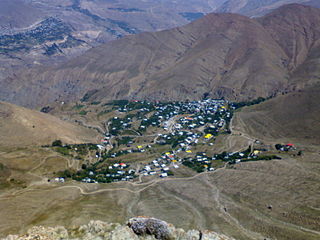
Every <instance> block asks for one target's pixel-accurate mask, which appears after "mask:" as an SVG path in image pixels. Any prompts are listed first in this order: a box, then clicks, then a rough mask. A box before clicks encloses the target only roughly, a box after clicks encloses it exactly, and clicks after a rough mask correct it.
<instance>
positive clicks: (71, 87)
mask: <svg viewBox="0 0 320 240" xmlns="http://www.w3.org/2000/svg"><path fill="white" fill-rule="evenodd" d="M290 20H293V21H294V23H295V24H294V25H292V24H290ZM317 21H320V10H319V9H316V8H311V7H306V6H302V5H297V4H294V5H287V6H284V7H282V8H280V9H278V10H276V11H275V12H274V13H271V14H269V15H267V16H266V17H263V18H259V19H257V20H256V19H250V18H248V17H244V16H240V15H235V14H209V15H207V16H205V17H204V18H202V19H200V20H197V21H195V22H193V23H191V24H188V25H186V26H184V27H180V28H175V29H171V30H166V31H162V32H156V33H142V34H138V35H134V36H129V37H125V38H123V39H121V40H117V41H113V42H111V43H108V44H105V45H102V46H99V47H97V48H94V49H92V50H90V51H88V52H87V53H86V54H84V55H82V56H81V57H79V58H77V59H74V60H71V61H69V62H67V63H66V64H64V65H61V66H58V67H53V68H47V69H44V68H41V69H40V70H34V69H32V70H30V71H27V72H25V73H24V74H22V75H19V76H18V77H14V78H8V79H7V80H6V81H5V82H4V84H3V86H4V87H3V88H2V89H0V96H1V99H5V100H7V101H12V102H14V103H18V104H23V105H24V106H31V107H36V106H39V104H38V103H39V102H41V103H43V104H46V103H49V102H53V101H75V100H79V99H80V98H82V97H84V96H85V99H86V100H89V99H90V100H104V99H123V98H129V99H135V98H139V99H148V100H185V99H190V100H191V99H200V98H203V97H204V96H210V97H214V98H220V97H226V98H228V99H230V100H248V99H254V98H257V97H260V96H262V97H267V96H270V95H274V94H276V93H277V92H282V91H287V89H288V87H289V86H290V87H291V88H294V87H295V86H296V85H295V84H293V86H292V84H291V80H290V76H291V75H292V72H294V71H295V69H296V68H297V67H299V66H300V65H303V63H304V62H305V61H306V59H307V57H309V53H310V52H311V50H312V51H314V50H315V49H317V48H318V46H319V44H318V43H319V40H320V38H319V36H320V35H319V32H320V27H319V26H318V25H315V24H314V22H317ZM302 31H303V32H302ZM293 46H294V48H293ZM30 94H31V95H32V97H30Z"/></svg>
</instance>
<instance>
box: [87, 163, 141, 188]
mask: <svg viewBox="0 0 320 240" xmlns="http://www.w3.org/2000/svg"><path fill="white" fill-rule="evenodd" d="M135 172H136V171H135V170H134V169H129V165H128V164H126V163H114V164H112V165H110V166H108V167H107V168H105V169H99V170H98V171H94V170H90V171H87V172H86V173H87V174H86V176H85V177H83V178H82V179H81V181H82V182H84V183H106V182H119V181H131V180H133V178H134V177H135Z"/></svg>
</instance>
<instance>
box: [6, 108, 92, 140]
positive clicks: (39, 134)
mask: <svg viewBox="0 0 320 240" xmlns="http://www.w3.org/2000/svg"><path fill="white" fill-rule="evenodd" d="M0 135H1V138H0V145H1V146H34V145H44V144H51V143H52V142H53V141H54V140H57V139H60V140H62V141H63V142H65V143H86V142H95V141H96V140H97V139H96V137H97V133H96V132H95V131H94V130H89V129H87V128H84V127H81V126H78V125H73V124H70V123H67V122H64V121H62V120H60V119H58V118H56V117H53V116H51V115H48V114H44V113H40V112H36V111H32V110H29V109H26V108H22V107H18V106H15V105H12V104H8V103H4V102H0Z"/></svg>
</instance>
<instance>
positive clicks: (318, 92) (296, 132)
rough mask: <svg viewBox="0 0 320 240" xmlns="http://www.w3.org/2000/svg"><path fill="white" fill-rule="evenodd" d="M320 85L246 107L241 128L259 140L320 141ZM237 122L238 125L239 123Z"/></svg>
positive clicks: (240, 113)
mask: <svg viewBox="0 0 320 240" xmlns="http://www.w3.org/2000/svg"><path fill="white" fill-rule="evenodd" d="M319 101H320V86H319V85H317V86H314V87H312V88H307V89H304V90H302V91H299V92H294V93H289V94H286V95H283V96H279V97H277V98H274V99H272V100H269V101H267V102H265V103H262V104H260V105H257V106H254V107H250V108H246V109H243V111H241V112H239V113H238V114H237V116H236V118H235V122H236V123H237V124H238V127H239V128H241V129H243V130H244V131H245V132H247V133H248V134H250V135H251V136H255V137H256V138H259V139H269V140H270V139H279V141H290V139H291V140H292V141H296V142H299V143H300V144H313V145H319V144H320V137H319V136H320V107H319V104H318V102H319ZM237 124H236V125H237Z"/></svg>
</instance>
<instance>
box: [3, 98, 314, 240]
mask: <svg viewBox="0 0 320 240" xmlns="http://www.w3.org/2000/svg"><path fill="white" fill-rule="evenodd" d="M270 101H273V99H271V100H266V99H261V100H256V101H253V102H247V103H235V104H233V103H229V102H227V101H225V100H210V99H208V100H203V101H197V102H167V103H165V102H157V103H153V102H147V101H127V100H121V101H120V100H119V101H109V102H106V103H103V102H85V101H82V102H78V103H76V104H58V103H57V104H53V105H51V106H47V107H46V108H44V109H43V110H42V111H45V112H47V111H49V112H50V114H51V115H56V116H59V117H60V118H61V119H64V120H65V121H68V122H70V123H72V124H76V125H79V126H82V127H84V126H85V127H86V128H87V129H88V130H91V131H92V132H95V133H98V134H99V135H100V138H99V139H97V141H96V142H94V141H92V142H91V143H87V144H73V143H68V141H66V140H63V141H57V140H58V137H57V139H56V140H55V141H52V142H51V143H49V144H46V145H38V147H35V146H26V147H20V148H15V147H12V146H11V147H10V146H6V147H5V146H1V163H2V164H3V167H2V171H4V172H5V173H6V174H7V175H6V176H7V177H6V178H5V179H3V180H2V190H3V192H2V194H1V195H0V199H1V207H2V209H3V211H2V213H3V215H2V218H5V219H6V220H7V221H6V222H3V223H4V224H1V225H0V227H1V232H2V233H4V234H9V233H16V232H17V231H18V230H19V231H21V233H22V232H23V231H24V229H27V228H29V227H30V226H33V225H44V226H55V224H56V222H57V221H58V219H59V222H60V224H63V225H66V226H72V225H79V224H80V225H81V224H86V223H87V222H86V220H85V219H86V217H84V216H87V217H88V218H90V219H95V220H103V221H109V222H120V223H123V222H124V221H125V220H126V219H128V218H130V217H133V216H136V215H148V216H155V217H158V218H160V219H163V220H165V221H169V222H172V223H174V224H175V225H176V226H178V227H182V228H185V229H189V228H196V229H211V230H214V231H216V232H220V233H224V234H227V235H228V236H233V237H235V238H236V239H257V238H260V237H270V238H272V237H273V236H279V234H280V232H281V236H282V239H301V238H304V237H307V238H308V239H317V237H318V236H319V232H318V231H317V229H318V227H317V220H316V219H317V217H316V216H317V214H316V212H313V211H312V210H311V207H315V208H316V207H317V204H318V200H317V198H314V197H315V195H314V194H311V193H312V192H313V191H315V190H316V187H317V186H316V185H312V183H314V182H315V181H317V179H318V177H319V176H320V175H319V173H318V172H317V169H318V168H317V167H315V166H317V164H318V163H317V161H316V158H317V157H316V155H317V154H318V153H317V150H316V149H315V148H313V147H312V145H309V146H307V145H305V144H306V142H305V143H304V141H297V140H295V141H294V142H293V143H297V146H291V144H289V143H288V142H285V141H289V140H288V139H287V140H285V139H283V140H282V141H281V142H278V141H277V140H276V139H272V140H271V139H268V138H267V139H266V138H265V137H264V136H260V137H259V138H255V137H251V133H250V132H247V131H246V130H245V129H246V128H244V126H243V125H242V124H240V121H239V120H240V119H242V118H243V116H245V115H243V113H244V112H245V111H246V109H247V108H248V109H252V108H255V107H259V106H260V105H263V104H267V103H268V102H270ZM246 106H248V107H246ZM242 108H244V109H242ZM41 115H45V116H46V115H48V113H46V114H44V113H41ZM233 116H234V117H233ZM0 130H1V128H0ZM1 131H2V132H3V130H1ZM185 134H186V135H185ZM279 143H280V144H284V145H283V146H284V147H283V150H277V149H276V148H275V144H279ZM303 143H304V144H303ZM285 148H286V150H285ZM248 173H250V174H248ZM293 173H295V174H296V173H298V175H296V176H297V177H298V176H299V179H300V180H299V181H296V180H293V179H291V178H292V177H293V176H295V174H293ZM307 176H308V177H307ZM289 179H291V180H290V181H288V180H289ZM249 182H250V184H249V185H248V183H249ZM302 182H304V184H306V186H308V188H307V189H305V188H304V189H303V190H302V189H301V191H302V192H303V193H302V192H301V193H300V191H298V192H295V191H296V190H294V189H296V188H295V187H293V186H292V187H290V188H288V187H287V186H288V185H287V184H290V185H292V184H294V185H295V186H299V185H300V184H301V183H302ZM270 188H272V189H273V190H272V191H270V190H268V189H270ZM274 189H278V190H277V191H274ZM306 191H308V192H309V191H310V192H309V193H310V195H305V193H306ZM293 192H295V193H294V194H297V195H296V196H297V198H298V199H301V200H297V201H294V202H291V201H289V202H288V201H287V200H288V198H287V197H286V194H289V195H291V194H293ZM280 193H281V195H278V194H280ZM44 195H45V196H46V197H43V196H44ZM195 196H201V197H200V198H195ZM275 196H277V198H275ZM280 196H283V197H280ZM303 196H304V197H303ZM306 196H308V197H306ZM306 202H307V203H308V206H306V205H305V203H306ZM17 204H18V205H19V206H21V208H19V209H17V208H15V207H14V206H16V205H17ZM40 205H41V207H37V209H38V210H37V211H35V212H34V211H33V210H32V209H33V208H34V207H32V206H40ZM166 209H170V211H167V210H166ZM208 209H210V211H208ZM302 209H309V210H308V213H304V214H303V216H304V217H303V218H299V217H298V216H302V215H301V214H302V213H303V211H306V210H302ZM22 211H23V213H22ZM65 211H68V212H70V213H72V214H71V215H68V216H66V215H65ZM18 215H19V216H20V217H19V218H20V221H22V222H24V225H23V226H24V227H22V228H21V227H19V229H18V228H16V227H14V225H15V223H16V222H17V219H16V217H15V216H18ZM9 216H10V217H9ZM80 216H81V217H80ZM213 216H214V217H213ZM248 216H250V217H249V218H248ZM181 217H183V218H184V219H185V221H183V222H181V221H179V220H178V219H180V218H181ZM251 218H253V219H255V221H253V222H252V221H247V220H246V219H251ZM256 222H259V225H256ZM275 226H276V228H275Z"/></svg>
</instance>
